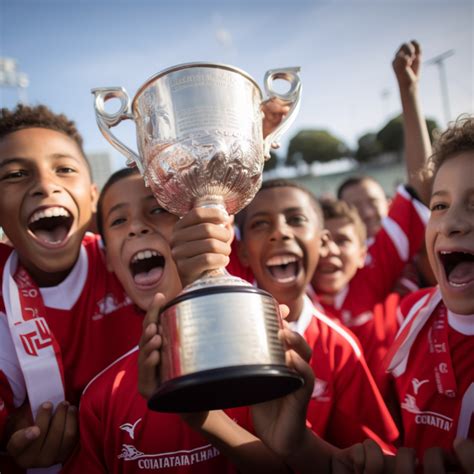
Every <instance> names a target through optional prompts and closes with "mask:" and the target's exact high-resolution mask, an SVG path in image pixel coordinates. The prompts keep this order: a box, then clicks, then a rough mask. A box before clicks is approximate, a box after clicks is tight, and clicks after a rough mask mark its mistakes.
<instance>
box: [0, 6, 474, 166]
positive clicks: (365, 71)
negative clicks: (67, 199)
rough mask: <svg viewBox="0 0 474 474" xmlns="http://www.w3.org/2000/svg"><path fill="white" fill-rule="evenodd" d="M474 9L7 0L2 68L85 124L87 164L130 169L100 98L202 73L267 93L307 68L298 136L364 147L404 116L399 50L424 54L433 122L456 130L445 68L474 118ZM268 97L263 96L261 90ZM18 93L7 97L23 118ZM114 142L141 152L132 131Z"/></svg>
mask: <svg viewBox="0 0 474 474" xmlns="http://www.w3.org/2000/svg"><path fill="white" fill-rule="evenodd" d="M473 25H474V2H473V1H472V0H369V1H367V0H324V1H323V0H312V1H309V0H291V1H289V0H244V1H236V0H219V1H214V0H213V1H211V0H209V1H201V0H188V1H185V0H172V1H163V0H0V57H9V58H14V59H15V60H16V61H17V64H18V69H19V70H20V71H21V72H24V73H26V74H27V76H28V78H29V87H28V89H27V97H28V101H29V103H30V104H38V103H45V104H47V105H48V106H50V107H51V108H52V109H53V110H54V111H55V112H63V113H65V114H66V115H68V116H69V117H70V118H72V119H73V120H75V121H76V123H77V125H78V127H79V130H80V131H81V133H82V134H83V136H84V141H85V151H86V152H103V151H106V152H108V153H110V155H111V156H112V157H113V159H114V163H115V165H116V166H115V167H119V166H121V165H122V164H124V158H123V157H122V156H121V155H120V153H119V152H118V151H116V150H115V149H113V148H112V146H111V145H109V143H108V142H107V141H106V140H105V138H103V136H102V135H101V133H100V132H99V130H98V128H97V125H96V121H95V115H94V110H93V100H92V95H91V93H90V90H91V89H92V88H93V87H105V86H123V87H125V88H126V90H127V91H128V92H129V94H130V97H131V98H133V96H134V95H135V93H136V91H137V90H138V89H139V87H140V86H141V85H142V84H143V83H144V82H146V80H147V79H148V78H149V77H150V76H152V75H154V74H156V73H158V72H159V71H161V70H163V69H166V68H168V67H171V66H174V65H177V64H181V63H186V62H194V61H210V62H218V63H226V64H230V65H233V66H236V67H239V68H241V69H243V70H244V71H246V72H247V73H249V74H250V75H251V76H252V77H253V78H254V79H255V80H256V81H257V82H258V83H259V84H260V85H261V86H263V77H264V74H265V72H266V71H267V70H268V69H274V68H277V67H286V66H300V67H301V81H302V85H303V95H302V102H301V109H300V112H299V115H298V116H297V118H296V119H295V122H294V124H293V126H292V127H291V129H290V130H289V131H288V132H287V134H286V136H285V137H284V138H283V140H282V152H283V153H284V152H286V147H287V145H288V141H289V140H290V139H291V137H292V136H294V135H295V134H296V133H297V132H298V130H301V129H305V128H317V129H325V130H328V131H329V132H331V133H332V134H334V135H335V136H337V137H338V138H340V139H341V140H343V141H344V142H345V143H346V144H347V145H348V146H349V147H352V148H354V147H356V145H357V139H358V138H359V137H360V136H361V135H363V134H364V133H367V132H371V131H378V130H379V129H380V128H381V127H382V126H383V125H384V124H385V123H386V122H387V121H388V119H389V118H391V117H393V116H395V115H396V114H398V113H399V112H400V102H399V97H398V90H397V86H396V82H395V77H394V74H393V71H392V69H391V61H392V59H393V56H394V54H395V52H396V50H397V49H398V47H399V45H400V44H401V43H403V42H405V41H408V40H411V39H417V40H418V41H419V42H420V44H421V46H422V49H423V57H424V60H425V62H424V63H423V66H422V67H423V70H422V79H421V85H420V91H421V100H422V104H423V110H424V112H425V115H426V116H428V117H430V118H434V119H435V120H436V121H437V122H438V124H440V126H442V127H444V126H445V125H446V116H445V112H444V108H443V96H442V88H441V81H440V72H439V68H438V66H436V65H433V64H429V60H430V59H431V58H433V57H435V56H437V55H439V54H441V53H444V52H446V51H450V50H453V52H454V54H453V55H452V56H451V57H449V58H447V59H446V60H445V61H444V63H443V64H444V68H445V72H446V77H447V86H448V95H447V97H448V100H449V106H450V117H449V118H450V119H454V118H455V117H457V116H458V115H459V114H461V113H464V112H467V113H474V65H473V64H474V35H473V29H474V26H473ZM262 90H263V87H262ZM17 101H18V94H17V91H16V89H12V88H5V87H2V88H0V106H2V107H13V106H14V105H15V104H16V102H17ZM114 134H115V135H116V136H117V137H119V138H120V139H121V141H123V142H124V143H125V144H127V145H128V146H129V147H131V148H134V149H136V138H135V127H134V124H133V122H131V121H128V123H125V124H121V125H119V126H118V127H116V128H115V129H114Z"/></svg>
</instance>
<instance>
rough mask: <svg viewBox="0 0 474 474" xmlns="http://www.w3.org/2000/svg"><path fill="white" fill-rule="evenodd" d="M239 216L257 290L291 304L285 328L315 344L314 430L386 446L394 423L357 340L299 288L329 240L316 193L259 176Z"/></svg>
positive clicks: (347, 441) (243, 254) (341, 440)
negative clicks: (256, 189)
mask: <svg viewBox="0 0 474 474" xmlns="http://www.w3.org/2000/svg"><path fill="white" fill-rule="evenodd" d="M237 222H238V224H239V228H240V232H241V248H240V253H239V255H240V258H241V260H242V262H243V263H244V264H245V265H248V266H250V267H251V269H252V271H253V273H254V275H255V279H256V282H257V284H258V286H259V287H260V288H262V289H264V290H266V291H268V292H269V293H271V294H272V295H273V297H274V298H275V299H276V300H277V301H278V303H280V304H285V305H287V306H288V307H289V309H290V313H289V316H288V317H287V321H289V322H290V327H291V329H293V330H295V331H297V332H298V333H299V334H301V335H303V336H304V338H305V339H306V341H307V342H308V344H309V346H310V347H311V348H312V350H313V355H312V358H311V362H310V364H311V366H312V368H313V371H314V374H315V377H316V382H315V388H314V390H313V394H312V398H311V401H310V403H309V409H308V421H309V422H310V423H311V425H312V429H313V430H314V431H315V432H316V433H317V434H319V435H320V436H321V437H322V438H324V439H325V440H327V441H329V442H330V443H332V444H334V445H336V446H338V447H346V446H349V445H351V444H353V443H356V442H359V441H362V440H364V439H365V438H367V437H372V438H375V439H377V440H378V441H380V442H382V443H383V444H384V446H387V445H388V444H390V443H392V442H393V441H394V440H395V439H396V438H397V436H398V432H397V429H396V427H395V425H394V423H393V421H392V419H391V417H390V415H389V413H388V411H387V408H386V406H385V404H384V402H383V400H382V398H381V396H380V393H379V391H378V389H377V388H376V386H375V383H374V380H373V378H372V376H371V375H370V373H369V370H368V368H367V365H366V362H365V359H364V356H363V355H362V353H361V349H360V347H359V344H358V342H357V341H356V339H355V338H354V337H353V336H352V334H351V333H350V332H349V331H347V330H345V329H344V328H343V327H342V326H340V325H339V324H338V323H336V322H333V321H331V319H330V318H328V317H327V316H325V315H324V314H323V313H321V312H320V311H319V310H317V309H316V308H315V307H314V306H313V305H312V303H311V301H310V299H309V298H308V297H307V296H306V294H305V293H306V288H307V285H308V283H309V282H310V280H311V276H312V274H313V272H314V269H315V267H316V265H317V264H318V259H319V253H320V251H321V246H322V245H323V244H324V243H325V241H326V239H327V236H326V232H325V231H324V230H323V217H322V212H321V209H320V207H319V204H318V202H317V201H316V199H315V198H314V196H312V195H311V193H309V192H308V191H307V190H306V189H305V188H302V187H300V186H299V185H297V184H296V183H294V182H291V181H287V180H273V181H269V182H264V184H263V185H262V188H261V190H260V191H259V192H258V193H257V195H256V196H255V198H254V199H253V201H252V202H251V203H250V204H249V206H248V207H247V208H246V209H244V211H242V212H241V213H240V214H239V215H238V216H237ZM341 427H343V428H341ZM382 440H383V441H382Z"/></svg>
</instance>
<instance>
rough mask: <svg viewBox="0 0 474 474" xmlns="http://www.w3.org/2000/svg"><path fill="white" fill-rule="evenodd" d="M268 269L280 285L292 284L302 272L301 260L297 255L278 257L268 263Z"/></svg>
mask: <svg viewBox="0 0 474 474" xmlns="http://www.w3.org/2000/svg"><path fill="white" fill-rule="evenodd" d="M266 267H267V269H268V271H269V273H270V275H271V276H272V277H273V278H274V279H275V280H276V281H278V283H291V282H293V281H294V280H295V279H296V277H297V276H298V273H299V272H300V270H301V259H300V258H298V257H296V256H295V255H277V256H275V257H272V258H270V259H269V260H268V261H267V262H266Z"/></svg>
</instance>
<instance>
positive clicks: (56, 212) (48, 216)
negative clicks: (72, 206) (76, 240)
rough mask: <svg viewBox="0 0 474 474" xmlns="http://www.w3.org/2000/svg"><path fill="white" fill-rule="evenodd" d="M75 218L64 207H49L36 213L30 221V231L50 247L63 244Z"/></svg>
mask: <svg viewBox="0 0 474 474" xmlns="http://www.w3.org/2000/svg"><path fill="white" fill-rule="evenodd" d="M73 222H74V218H73V217H72V215H71V214H70V213H69V211H68V210H67V209H65V208H64V207H59V206H56V207H48V208H45V209H40V210H38V211H36V212H35V213H34V214H33V215H32V216H31V217H30V219H29V221H28V229H29V230H30V231H31V232H32V233H33V234H34V236H35V237H36V238H37V239H38V240H39V241H40V242H42V243H44V244H47V245H48V246H58V245H60V244H62V243H63V242H64V241H65V240H66V238H67V236H68V235H69V231H70V230H71V227H72V224H73Z"/></svg>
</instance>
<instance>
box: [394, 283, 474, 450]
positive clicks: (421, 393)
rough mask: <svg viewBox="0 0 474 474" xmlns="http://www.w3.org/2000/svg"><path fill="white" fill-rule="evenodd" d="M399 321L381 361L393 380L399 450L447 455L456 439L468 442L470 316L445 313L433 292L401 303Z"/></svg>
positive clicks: (473, 401) (472, 404)
mask: <svg viewBox="0 0 474 474" xmlns="http://www.w3.org/2000/svg"><path fill="white" fill-rule="evenodd" d="M400 309H401V312H402V313H403V315H404V316H405V318H406V319H405V321H404V323H403V326H402V327H401V328H400V332H399V334H398V335H397V338H396V340H395V343H394V345H393V350H391V351H390V353H389V354H388V356H387V359H388V362H389V364H388V365H389V370H390V371H391V373H392V374H393V376H394V377H395V387H396V391H397V396H398V399H399V402H400V407H401V413H402V421H403V428H404V440H403V445H404V446H408V447H411V448H414V449H416V451H417V455H418V457H419V459H423V454H424V452H425V450H426V449H427V448H429V447H432V446H439V447H441V448H444V449H445V450H447V451H452V445H453V441H454V439H455V438H456V437H461V438H471V439H474V417H473V413H474V364H473V358H472V355H473V354H474V314H473V315H456V314H454V313H452V312H450V311H449V310H447V308H446V306H445V305H444V303H443V301H442V298H441V293H440V291H439V289H438V288H437V287H436V288H429V289H425V290H421V291H419V292H417V293H414V294H412V295H410V296H408V297H406V298H405V299H404V300H403V301H402V303H401V308H400Z"/></svg>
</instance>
